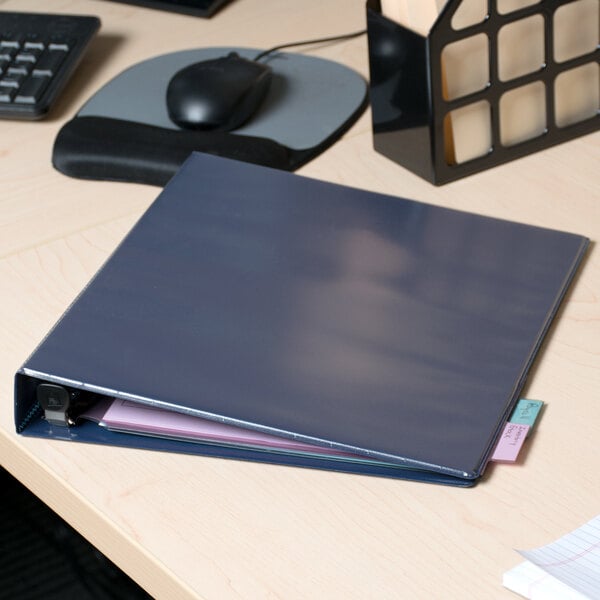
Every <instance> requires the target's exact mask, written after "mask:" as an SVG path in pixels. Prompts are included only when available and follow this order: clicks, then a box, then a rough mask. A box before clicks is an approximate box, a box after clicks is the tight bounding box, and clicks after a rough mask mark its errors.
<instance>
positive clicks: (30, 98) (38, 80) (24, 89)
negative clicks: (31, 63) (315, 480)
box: [15, 74, 50, 104]
mask: <svg viewBox="0 0 600 600" xmlns="http://www.w3.org/2000/svg"><path fill="white" fill-rule="evenodd" d="M49 81H50V77H49V76H46V75H35V74H34V75H32V76H31V77H29V79H26V80H25V81H24V82H23V85H22V86H21V89H20V90H19V94H18V96H17V97H16V98H15V102H19V103H22V104H35V103H36V102H37V101H38V100H39V99H40V98H41V97H42V93H43V92H44V90H45V89H46V86H47V85H48V82H49Z"/></svg>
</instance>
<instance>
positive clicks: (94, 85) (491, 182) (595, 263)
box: [0, 0, 600, 600]
mask: <svg viewBox="0 0 600 600" xmlns="http://www.w3.org/2000/svg"><path fill="white" fill-rule="evenodd" d="M0 9H1V10H28V11H35V10H38V11H54V12H71V13H83V14H96V15H98V16H100V17H101V19H102V29H101V31H100V34H99V36H98V37H97V39H96V40H95V41H94V43H93V45H92V47H91V48H90V51H89V53H88V54H87V55H86V58H85V60H84V62H83V63H82V65H81V66H80V68H79V70H78V71H77V73H76V75H75V77H74V79H73V80H72V81H71V83H70V85H69V87H68V89H67V90H66V91H65V93H64V94H63V96H62V98H61V99H60V102H59V104H58V106H57V107H56V110H55V111H54V112H53V113H52V114H51V116H50V118H48V119H47V120H45V121H42V122H36V123H26V122H17V121H0V190H1V194H0V290H1V298H0V300H1V304H0V306H1V310H2V313H1V319H0V394H1V396H0V459H1V462H2V465H3V466H5V467H6V468H7V469H8V470H9V471H10V472H12V473H13V474H14V475H15V476H16V477H18V478H19V479H20V480H21V481H23V482H24V483H25V484H26V485H27V486H29V487H30V488H31V489H32V490H33V491H34V492H35V493H36V494H37V495H38V496H40V497H41V498H42V499H43V500H44V501H45V502H47V503H48V504H49V505H50V506H51V507H52V508H54V509H55V510H56V511H57V512H58V513H59V514H60V515H61V516H63V517H64V518H65V519H66V520H67V521H69V522H70V523H71V524H72V525H74V526H75V527H76V528H77V529H78V530H79V531H81V533H83V535H85V536H86V537H87V538H88V539H90V540H91V541H92V542H93V543H94V544H95V545H96V546H97V547H98V548H99V549H100V550H101V551H102V552H104V553H106V554H107V555H108V556H109V557H110V558H111V559H112V560H113V561H115V562H116V563H117V564H118V565H119V566H120V567H121V568H123V569H124V570H125V571H126V572H127V573H128V574H130V575H131V576H132V577H133V578H134V579H136V580H137V581H138V582H139V583H140V584H141V585H142V586H143V587H145V588H146V589H147V590H148V591H149V592H150V593H151V594H152V595H153V596H155V597H159V598H169V599H174V598H204V599H207V600H208V599H211V600H216V599H219V600H220V599H225V598H251V599H254V598H269V599H273V598H282V599H286V600H288V599H293V598H345V599H347V598H360V599H365V598H377V599H381V598H487V599H489V598H507V599H508V598H512V597H514V596H513V595H512V594H511V593H510V592H508V591H507V590H505V589H503V588H502V586H501V576H502V573H503V572H504V571H505V570H507V569H509V568H511V567H512V566H514V565H515V564H517V563H518V562H520V560H519V556H518V555H517V554H516V553H515V552H514V550H513V549H514V548H529V547H533V546H537V545H541V544H544V543H546V542H549V541H551V540H553V539H555V538H556V537H558V536H560V535H561V534H563V533H566V532H567V531H568V530H571V529H573V528H575V527H577V526H579V525H581V524H582V523H584V522H585V521H587V520H588V519H590V518H592V517H593V516H595V515H597V514H598V513H600V451H599V450H600V449H599V440H600V258H599V256H598V248H597V246H596V244H593V245H592V248H591V249H590V251H589V253H588V256H587V258H586V260H585V262H584V264H583V265H582V268H581V271H580V274H579V276H578V277H577V279H576V281H575V282H574V285H573V287H572V289H571V291H570V293H569V295H568V297H567V301H566V304H565V305H564V307H563V309H562V310H561V312H560V314H559V318H558V321H557V323H556V324H555V326H553V328H552V330H551V332H550V336H549V339H548V341H547V343H546V344H545V345H544V347H543V349H542V352H541V355H540V356H539V359H538V360H537V361H536V365H535V368H534V370H533V373H532V375H531V377H530V380H529V383H528V388H527V389H526V395H527V396H528V397H531V398H537V399H541V400H544V402H546V403H547V406H546V408H545V411H544V413H543V415H542V418H541V422H540V423H539V427H538V429H537V431H536V433H535V435H534V438H533V439H532V440H531V443H529V445H528V448H527V452H526V453H525V456H524V457H523V459H522V460H521V461H520V463H519V464H518V465H515V466H493V467H492V468H490V469H489V471H488V472H487V474H486V477H485V479H484V481H483V482H482V483H480V484H479V485H477V486H476V487H475V488H473V489H467V490H464V489H453V488H444V487H439V486H434V485H427V484H417V483H411V482H403V481H392V480H387V479H378V478H372V477H364V476H352V475H344V474H335V473H328V472H321V471H313V470H303V469H295V468H286V467H277V466H265V465H259V464H253V463H244V462H236V461H229V460H217V459H208V458H202V457H194V456H178V455H170V454H161V453H151V452H144V451H135V450H126V449H118V448H104V447H97V446H91V445H81V444H69V443H61V442H57V441H44V440H36V439H26V438H22V437H18V436H17V435H16V434H15V433H14V427H13V415H12V403H13V389H12V385H13V374H14V372H15V371H16V369H17V368H18V367H19V366H20V365H21V363H22V362H23V361H24V360H25V358H26V357H27V356H28V354H29V353H30V352H31V351H32V350H33V348H34V347H35V346H36V345H37V343H38V342H39V341H40V340H41V339H42V337H43V336H44V335H45V333H46V332H47V331H48V329H49V328H50V327H51V326H52V325H53V324H54V322H55V321H56V319H57V318H58V317H59V316H60V315H61V313H62V312H63V311H64V310H65V308H66V307H67V306H68V305H69V303H70V302H71V301H72V300H73V298H74V297H75V296H76V294H77V293H78V292H79V291H80V290H81V289H82V287H83V286H84V285H85V283H86V282H87V281H88V280H89V279H90V277H91V276H92V275H93V274H94V272H95V271H96V269H97V268H98V267H99V266H100V265H101V264H102V262H103V261H104V260H105V259H106V258H107V256H108V255H109V253H110V252H111V251H112V250H113V249H114V248H115V246H116V245H117V243H118V242H119V241H120V240H121V238H122V237H123V236H124V235H125V233H126V232H127V231H128V230H129V228H130V227H131V226H132V225H133V223H134V222H135V221H136V219H137V218H138V217H139V216H140V215H141V213H142V212H143V211H144V210H145V209H146V208H147V207H148V205H149V204H150V203H151V202H152V200H153V199H154V198H155V197H156V195H157V194H158V192H159V189H158V188H155V187H150V186H141V185H131V184H121V183H107V182H91V181H79V180H75V179H69V178H67V177H65V176H64V175H61V174H60V173H58V172H57V171H55V170H54V169H53V168H52V166H51V163H50V157H51V149H52V144H53V140H54V138H55V136H56V134H57V132H58V130H59V128H60V127H61V126H62V124H63V123H64V122H66V121H67V120H68V119H70V118H72V116H73V115H74V114H75V113H76V111H77V110H78V108H79V107H80V106H81V105H82V103H83V102H84V101H85V100H87V99H88V98H89V97H90V96H91V95H92V94H93V93H94V92H95V91H96V90H97V89H98V88H99V87H100V86H101V85H102V84H104V83H106V82H107V81H109V80H110V79H111V78H112V77H114V76H115V75H117V74H118V73H119V72H121V71H122V70H123V69H124V68H126V67H128V66H131V65H133V64H135V63H137V62H139V61H141V60H144V59H146V58H149V57H151V56H155V55H157V54H161V53H164V52H169V51H176V50H182V49H187V48H193V47H202V46H211V45H213V46H221V45H240V46H249V47H255V48H266V47H271V46H273V45H277V44H279V43H282V42H287V41H293V40H301V39H306V38H309V39H310V38H315V37H319V36H327V35H332V34H337V33H345V32H351V31H354V30H357V29H360V28H362V27H364V25H365V9H364V2H363V0H327V1H326V2H324V1H323V0H301V1H300V2H298V1H297V0H235V1H234V2H233V3H232V4H231V5H230V6H228V7H227V8H226V9H225V10H223V11H222V12H221V13H220V14H218V15H217V16H216V17H214V18H213V19H211V20H203V19H197V18H192V17H186V16H182V15H175V14H168V13H164V12H159V11H152V10H148V9H142V8H138V7H133V6H128V5H124V4H119V3H113V2H109V1H102V0H45V1H44V2H42V1H41V0H0ZM302 51H304V52H310V53H311V54H314V55H317V56H322V57H326V58H330V59H333V60H337V61H339V62H341V63H343V64H346V65H348V66H351V67H354V68H356V69H357V70H358V71H359V72H361V73H362V74H363V75H364V76H365V77H366V76H367V74H368V73H367V71H368V68H367V55H366V39H365V38H364V37H363V38H359V39H354V40H351V41H347V42H342V43H336V44H324V45H320V46H318V47H316V48H311V49H304V50H302ZM300 172H301V173H302V174H305V175H309V176H312V177H316V178H319V179H324V180H328V181H334V182H339V183H344V184H348V185H353V186H357V187H363V188H367V189H370V190H375V191H379V192H384V193H389V194H396V195H403V196H407V197H412V198H416V199H419V200H423V201H426V202H430V203H433V204H438V205H443V206H447V207H452V208H457V209H464V210H468V211H473V212H477V213H481V214H485V215H490V216H494V217H500V218H507V219H512V220H515V221H521V222H524V223H531V224H536V225H540V226H545V227H552V228H558V229H563V230H567V231H572V232H575V233H580V234H584V235H587V236H588V237H590V238H591V239H592V240H593V241H596V240H598V239H599V238H600V134H599V133H595V134H592V135H588V136H586V137H583V138H580V139H577V140H575V141H572V142H569V143H566V144H563V145H561V146H558V147H555V148H552V149H550V150H547V151H544V152H541V153H538V154H535V155H532V156H529V157H527V158H524V159H520V160H518V161H515V162H512V163H510V164H507V165H504V166H501V167H497V168H495V169H492V170H489V171H487V172H484V173H481V174H478V175H475V176H472V177H469V178H467V179H463V180H461V181H459V182H456V183H453V184H450V185H446V186H444V187H440V188H436V187H433V186H432V185H430V184H428V183H426V182H425V181H423V180H421V179H419V178H418V177H416V176H414V175H412V174H411V173H409V172H408V171H406V170H404V169H403V168H401V167H399V166H398V165H396V164H394V163H392V162H391V161H389V160H388V159H386V158H385V157H383V156H381V155H378V154H376V153H375V152H374V151H373V149H372V141H371V130H370V114H369V113H368V112H367V113H366V114H365V115H364V116H363V117H362V118H361V119H360V120H359V121H358V123H357V124H356V125H355V126H354V127H352V129H351V130H350V131H349V132H348V133H347V134H346V135H345V136H344V137H343V139H342V140H340V141H339V142H338V143H337V144H335V145H334V146H333V147H332V148H330V149H329V150H328V151H326V152H325V153H324V154H323V155H321V156H320V157H319V158H317V159H316V160H314V161H312V162H311V163H309V164H307V165H306V166H305V167H303V168H302V169H301V171H300Z"/></svg>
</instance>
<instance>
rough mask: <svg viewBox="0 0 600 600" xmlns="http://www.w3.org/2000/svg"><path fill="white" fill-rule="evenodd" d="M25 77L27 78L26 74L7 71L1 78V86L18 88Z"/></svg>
mask: <svg viewBox="0 0 600 600" xmlns="http://www.w3.org/2000/svg"><path fill="white" fill-rule="evenodd" d="M23 79H25V77H24V75H18V74H13V73H7V74H6V75H5V76H4V77H3V78H2V79H0V86H2V87H11V88H18V87H19V86H20V85H21V83H22V81H23Z"/></svg>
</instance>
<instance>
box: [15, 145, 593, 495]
mask: <svg viewBox="0 0 600 600" xmlns="http://www.w3.org/2000/svg"><path fill="white" fill-rule="evenodd" d="M587 245H588V240H587V239H586V238H584V237H582V236H579V235H574V234H570V233H564V232H559V231H552V230H548V229H543V228H539V227H533V226H529V225H523V224H518V223H513V222H508V221H503V220H498V219H492V218H487V217H483V216H479V215H475V214H469V213H465V212H460V211H455V210H449V209H446V208H441V207H437V206H431V205H427V204H424V203H420V202H415V201H411V200H406V199H402V198H396V197H391V196H385V195H382V194H376V193H371V192H367V191H364V190H360V189H354V188H350V187H344V186H340V185H335V184H331V183H326V182H322V181H317V180H313V179H309V178H305V177H301V176H298V175H294V174H290V173H286V172H282V171H276V170H272V169H269V168H265V167H259V166H256V165H251V164H248V163H242V162H237V161H232V160H229V159H223V158H218V157H215V156H208V155H201V154H193V155H192V156H191V157H190V158H189V159H188V160H187V162H186V163H185V164H184V166H183V167H182V168H181V170H180V171H179V172H178V174H177V175H176V176H175V177H174V178H173V179H172V180H171V181H170V183H169V184H168V185H167V187H166V188H165V189H164V191H163V192H162V193H161V194H160V196H159V197H158V198H157V200H156V201H155V202H154V203H153V204H152V206H151V207H150V208H149V209H148V211H147V212H146V213H145V214H144V215H143V216H142V217H141V219H140V220H139V222H138V223H137V224H136V225H135V226H134V228H133V229H132V230H131V232H130V233H129V234H128V235H127V236H126V237H125V239H124V240H123V242H122V243H121V245H120V246H119V247H118V248H117V250H116V251H115V252H114V254H113V255H112V256H111V257H110V258H109V259H108V261H107V262H106V264H105V265H104V266H103V267H102V268H101V269H100V271H99V272H98V273H97V274H96V276H95V277H94V278H93V279H92V281H91V282H90V284H89V285H88V286H87V287H86V288H85V289H84V290H83V292H82V293H81V294H80V296H79V297H78V298H77V300H76V301H75V302H74V303H73V305H72V306H71V307H70V308H69V309H68V310H67V312H66V313H65V314H64V315H63V317H62V318H61V319H60V320H59V322H58V323H57V324H56V325H55V327H54V328H53V329H52V331H51V332H50V333H49V334H48V336H47V337H46V338H45V339H44V340H43V341H42V343H41V344H40V345H39V347H38V348H37V349H36V350H35V351H34V352H33V354H32V355H31V356H30V358H29V359H28V360H27V361H26V363H25V364H24V365H23V367H22V368H21V369H20V370H19V371H18V373H17V375H16V380H15V402H16V407H15V419H16V427H17V431H19V432H21V433H23V434H25V435H35V436H44V437H53V438H57V439H62V440H73V441H88V442H97V443H105V444H119V445H126V446H135V447H141V448H154V449H162V450H173V451H179V452H191V453H200V454H204V455H209V456H221V457H230V458H238V459H251V460H258V461H264V462H274V463H281V464H290V465H296V466H309V467H317V468H326V469H332V470H337V471H345V472H353V473H368V474H374V475H385V476H390V477H398V478H405V479H414V480H420V481H433V482H438V483H447V484H453V485H463V486H468V485H472V484H473V483H475V482H476V481H477V479H478V478H479V477H480V476H481V475H482V473H483V471H484V469H485V466H486V463H487V462H488V459H489V457H490V454H491V452H492V451H493V449H494V446H495V443H496V440H497V438H498V435H499V432H500V431H501V429H502V427H503V425H504V423H505V422H506V420H507V418H508V416H509V414H510V412H511V410H512V408H513V407H514V404H515V402H516V400H517V399H518V396H519V392H520V390H521V389H522V387H523V385H524V383H525V380H526V376H527V373H528V371H529V369H530V367H531V365H532V362H533V360H534V358H535V356H536V353H537V351H538V350H539V348H540V344H541V343H542V340H543V339H544V336H545V335H546V333H547V331H548V328H549V326H550V323H551V322H552V320H553V318H554V317H555V315H556V312H557V310H558V307H559V304H560V302H561V300H562V298H563V297H564V294H565V292H566V290H567V288H568V286H569V283H570V282H571V280H572V278H573V276H574V273H575V272H576V269H577V266H578V264H579V263H580V261H581V259H582V257H583V255H584V253H585V249H586V247H587ZM42 382H51V383H54V384H58V385H61V386H64V387H65V388H66V389H67V390H69V392H77V391H84V392H90V393H91V392H93V393H97V394H101V395H104V396H110V397H116V398H122V399H127V400H130V401H133V402H139V403H142V404H146V405H151V406H159V407H162V408H166V409H168V410H173V411H179V412H182V413H186V414H192V415H197V416H201V417H205V418H209V419H215V420H217V421H220V422H224V423H229V424H234V425H239V426H241V427H247V428H250V429H254V430H258V431H262V432H267V433H272V434H276V435H280V436H284V437H290V438H294V439H297V440H301V441H304V442H309V443H313V444H316V445H320V446H328V447H333V448H338V449H341V450H345V451H348V452H351V453H354V454H356V455H360V456H362V457H368V458H371V459H375V460H377V461H380V463H381V464H379V463H375V462H369V463H365V462H357V461H353V460H352V459H347V460H340V459H327V458H323V457H307V456H295V455H282V454H276V453H272V452H268V451H256V450H249V449H246V448H231V447H221V446H219V445H215V444H199V443H189V442H183V441H176V440H167V439H157V438H149V437H142V436H136V435H132V434H127V433H115V432H110V431H107V430H105V429H104V428H102V427H99V426H98V425H96V424H94V423H89V422H86V423H81V424H78V425H74V426H72V427H66V426H61V425H56V424H55V423H53V422H52V420H48V419H46V418H44V411H43V410H42V408H41V407H40V406H39V404H38V402H37V399H36V389H37V387H38V385H39V384H40V383H42Z"/></svg>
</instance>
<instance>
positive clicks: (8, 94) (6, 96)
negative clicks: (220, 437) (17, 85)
mask: <svg viewBox="0 0 600 600" xmlns="http://www.w3.org/2000/svg"><path fill="white" fill-rule="evenodd" d="M16 93H17V90H16V89H14V88H5V87H0V103H2V102H12V99H13V98H14V95H15V94H16Z"/></svg>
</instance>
